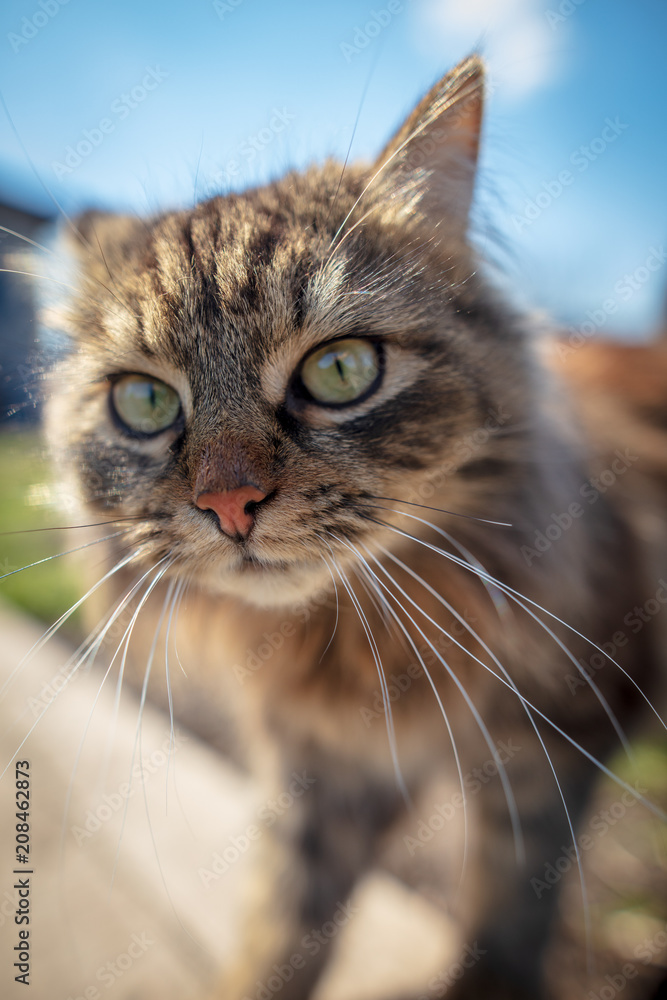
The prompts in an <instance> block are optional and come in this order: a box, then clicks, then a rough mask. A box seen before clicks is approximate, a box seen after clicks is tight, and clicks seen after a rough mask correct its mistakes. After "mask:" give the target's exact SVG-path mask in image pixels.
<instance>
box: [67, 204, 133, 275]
mask: <svg viewBox="0 0 667 1000" xmlns="http://www.w3.org/2000/svg"><path fill="white" fill-rule="evenodd" d="M144 225H145V224H144V223H142V221H141V220H140V219H137V218H134V217H133V216H127V215H119V214H116V213H115V212H100V211H89V212H84V213H83V214H82V215H79V216H77V217H76V218H75V219H74V220H73V222H72V225H71V227H70V229H69V231H67V232H66V233H65V235H66V237H67V240H68V244H69V248H70V250H71V251H72V252H73V253H74V254H75V256H77V257H79V258H80V259H85V260H86V263H87V264H88V266H90V265H91V264H92V265H93V266H94V263H95V260H97V261H99V263H100V264H101V265H102V267H106V265H105V264H104V261H105V260H106V261H107V262H108V260H109V257H110V256H116V255H117V254H118V253H119V252H121V254H122V252H123V248H124V247H125V246H126V245H128V244H131V243H132V242H133V241H134V239H135V238H136V235H137V232H138V230H140V229H142V228H144Z"/></svg>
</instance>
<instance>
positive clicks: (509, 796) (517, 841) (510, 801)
mask: <svg viewBox="0 0 667 1000" xmlns="http://www.w3.org/2000/svg"><path fill="white" fill-rule="evenodd" d="M334 537H335V536H334ZM336 540H337V541H339V542H341V544H343V545H346V546H347V543H346V542H344V541H342V540H341V539H336ZM369 554H370V553H369ZM369 571H370V572H371V573H373V570H371V569H370V567H369ZM373 576H374V578H375V579H376V580H377V582H378V584H379V585H380V586H381V587H383V588H384V589H385V590H386V591H387V593H389V594H391V591H390V590H389V588H388V587H387V586H386V584H384V583H383V581H382V580H381V579H380V578H379V577H378V576H377V575H376V574H375V573H373ZM390 579H391V581H392V583H393V585H394V586H395V587H396V589H397V590H398V591H399V593H400V594H401V595H402V596H403V597H405V598H406V599H407V600H408V601H410V603H411V604H414V603H415V602H414V601H413V600H412V598H410V597H409V595H408V594H406V592H405V591H404V590H403V588H402V587H401V586H400V585H399V584H398V583H397V582H396V580H395V579H394V578H393V577H390ZM416 607H417V610H419V611H420V612H421V614H422V615H424V617H425V618H426V619H427V620H428V621H429V622H431V624H432V625H435V626H436V628H437V629H438V630H439V631H441V632H444V631H445V630H444V629H443V628H442V626H440V625H438V623H437V622H436V621H434V620H433V619H432V618H431V617H430V616H429V615H427V614H426V612H425V611H423V610H422V609H421V608H419V606H418V605H416ZM403 613H404V614H405V615H406V616H407V618H408V619H409V621H410V622H411V623H412V624H413V625H414V627H415V628H416V629H417V631H418V632H419V634H420V635H421V637H422V638H423V639H424V641H425V642H426V643H427V645H428V646H429V647H430V648H431V650H432V651H433V653H434V654H435V656H436V657H437V658H438V660H439V661H440V663H442V665H443V667H444V668H445V670H446V671H447V674H448V675H449V677H451V679H452V681H453V682H454V684H455V686H456V687H457V688H458V690H459V692H460V693H461V695H462V697H463V699H464V701H465V703H466V705H467V706H468V708H469V709H470V712H471V714H472V717H473V718H474V720H475V722H476V723H477V726H478V727H479V731H480V732H481V734H482V737H483V739H484V742H485V743H486V745H487V747H488V748H489V752H490V753H491V756H492V757H493V760H494V762H495V764H496V767H497V769H498V777H499V778H500V781H501V783H502V786H503V791H504V792H505V798H506V800H507V809H508V812H509V814H510V820H511V823H512V831H513V833H514V845H515V850H516V856H517V863H519V864H522V863H523V860H524V847H523V834H522V832H521V824H520V822H519V811H518V809H517V805H516V801H515V799H514V793H513V792H512V787H511V785H510V782H509V778H508V777H507V772H506V770H505V765H504V764H503V762H502V760H501V759H500V755H499V753H498V749H497V747H496V746H495V744H494V742H493V740H492V739H491V734H490V733H489V730H488V728H487V726H486V723H485V722H484V720H483V719H482V717H481V715H480V713H479V711H478V709H477V707H476V705H475V703H474V702H473V700H472V699H471V697H470V695H469V694H468V692H467V690H466V688H465V686H464V685H463V684H462V683H461V681H460V679H459V678H458V677H457V676H456V674H455V673H454V671H453V670H452V668H451V667H450V666H449V664H448V663H447V661H446V660H445V659H444V657H442V656H441V655H440V653H439V652H438V650H437V649H436V648H435V646H434V645H433V643H432V642H431V641H430V639H429V638H428V637H427V636H426V633H425V632H424V631H423V629H421V628H420V627H419V625H417V622H416V621H415V620H414V618H413V617H412V616H411V615H410V614H409V613H408V612H407V610H406V609H405V608H403ZM445 634H447V633H446V632H445Z"/></svg>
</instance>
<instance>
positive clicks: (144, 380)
mask: <svg viewBox="0 0 667 1000" xmlns="http://www.w3.org/2000/svg"><path fill="white" fill-rule="evenodd" d="M111 399H112V403H113V408H114V410H115V412H116V415H117V417H118V419H119V420H121V421H122V423H124V424H125V425H126V426H127V427H128V428H129V429H130V430H131V431H135V432H136V433H137V434H146V435H150V434H159V433H160V431H165V430H166V429H167V428H168V427H171V425H172V424H173V423H174V422H175V420H176V418H177V417H178V415H179V413H180V412H181V400H180V398H179V395H178V393H177V392H176V391H175V390H174V389H172V388H171V386H169V385H165V383H164V382H160V381H159V380H158V379H156V378H151V377H150V376H149V375H124V376H123V377H122V378H119V379H118V380H117V381H116V382H114V385H113V388H112V390H111Z"/></svg>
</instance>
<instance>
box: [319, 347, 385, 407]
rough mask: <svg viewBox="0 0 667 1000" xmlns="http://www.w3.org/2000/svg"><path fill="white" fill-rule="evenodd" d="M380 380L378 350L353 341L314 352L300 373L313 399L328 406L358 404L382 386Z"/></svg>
mask: <svg viewBox="0 0 667 1000" xmlns="http://www.w3.org/2000/svg"><path fill="white" fill-rule="evenodd" d="M380 376H381V354H380V350H379V348H378V346H377V345H376V344H374V343H373V342H372V341H369V340H361V339H352V338H350V339H346V340H340V341H338V342H336V343H334V344H331V343H329V344H325V345H324V346H323V347H321V348H319V349H318V350H316V351H314V352H313V353H312V354H310V355H309V356H308V357H307V358H306V359H305V361H304V363H303V366H302V368H301V373H300V377H301V382H302V383H303V386H304V388H305V389H306V390H307V392H308V394H309V395H310V397H311V398H312V399H313V400H314V401H315V402H317V403H320V404H323V405H325V406H341V405H346V404H350V403H356V402H359V401H360V400H361V399H363V398H365V397H366V396H367V395H370V394H371V392H373V391H374V390H375V389H376V388H377V387H378V386H379V382H380Z"/></svg>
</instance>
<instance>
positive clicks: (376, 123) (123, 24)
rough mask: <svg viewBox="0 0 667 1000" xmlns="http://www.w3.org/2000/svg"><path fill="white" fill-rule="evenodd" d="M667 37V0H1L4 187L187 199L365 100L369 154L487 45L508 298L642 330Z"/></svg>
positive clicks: (664, 168) (494, 241)
mask: <svg viewBox="0 0 667 1000" xmlns="http://www.w3.org/2000/svg"><path fill="white" fill-rule="evenodd" d="M666 42H667V4H665V3H664V0H642V2H637V3H634V4H629V3H628V2H627V0H376V2H375V3H373V2H371V0H337V2H324V3H315V2H307V0H303V2H296V0H282V2H280V3H277V2H275V0H274V2H271V0H197V2H186V0H180V2H171V0H160V2H159V3H158V2H156V0H146V2H143V3H136V2H130V0H113V2H112V0H106V2H104V0H68V2H66V3H62V2H59V0H10V2H6V3H4V4H3V5H2V9H1V10H0V52H1V53H2V58H1V59H0V91H1V92H2V96H3V98H4V101H5V103H6V108H7V110H8V111H9V114H10V115H11V118H12V121H13V123H14V126H15V130H16V131H14V130H13V129H12V127H11V125H10V123H9V121H8V119H7V116H6V115H5V113H4V111H3V110H1V109H0V196H2V197H3V198H4V199H10V200H14V201H16V202H17V203H20V204H23V205H31V204H32V205H34V206H36V207H38V206H40V205H43V204H44V202H45V200H46V199H47V195H46V193H45V191H44V190H43V188H42V186H41V185H40V183H39V182H38V180H37V178H36V176H35V174H37V175H39V177H40V178H41V181H42V182H43V184H44V185H45V186H46V187H47V188H48V189H49V190H50V191H51V193H52V194H53V196H54V197H55V198H56V199H57V200H58V202H59V203H60V204H61V205H62V206H64V207H65V208H66V210H67V211H69V212H76V211H78V210H80V209H81V208H84V207H89V206H91V205H95V206H103V207H106V208H112V209H122V210H130V211H134V212H150V211H154V210H155V209H157V208H164V207H168V206H171V205H184V204H188V203H191V202H192V201H193V199H194V198H195V197H202V196H203V195H204V194H206V192H209V191H211V192H212V191H213V190H216V191H218V190H228V189H241V188H243V187H244V186H246V185H247V184H254V183H257V182H261V181H264V180H266V179H268V178H270V177H272V176H275V175H277V174H279V173H280V172H282V171H283V170H284V169H285V168H286V167H287V166H291V165H297V166H298V165H302V164H305V163H307V162H309V161H311V160H316V159H321V158H322V157H324V156H326V155H335V156H338V157H343V156H344V155H345V153H346V152H347V148H348V145H349V143H350V139H351V137H352V131H353V126H354V122H355V119H356V118H357V114H358V112H359V109H360V107H361V112H360V117H359V124H358V128H357V131H356V135H355V137H354V143H353V147H352V155H353V156H357V157H367V158H368V157H372V156H373V155H374V154H375V153H376V152H377V151H378V150H379V148H380V147H381V146H382V144H383V143H384V141H385V140H386V138H387V137H388V135H389V134H390V133H391V132H392V130H393V129H394V128H395V127H396V126H397V125H398V124H399V123H400V121H401V119H402V117H403V116H404V115H405V114H407V112H408V111H409V110H410V108H411V106H412V105H413V104H414V102H415V101H416V100H417V99H418V98H419V97H420V96H421V94H422V93H423V91H424V90H425V89H426V88H427V87H428V86H430V85H431V84H432V83H433V81H434V80H435V79H436V78H437V77H438V76H439V75H441V74H442V73H443V72H444V71H445V70H446V69H448V68H449V67H451V66H452V65H453V64H455V63H456V62H457V61H458V60H459V59H461V58H462V57H463V56H465V55H466V54H467V53H468V52H469V51H470V50H471V49H472V48H474V47H476V46H478V47H480V48H481V51H482V52H483V53H484V54H485V55H486V57H487V59H488V62H489V66H490V73H491V81H492V93H491V95H490V97H489V101H488V108H487V117H486V123H485V132H484V152H483V156H482V162H481V167H480V179H479V186H478V195H477V199H476V206H475V211H474V215H473V219H474V228H475V231H476V233H477V238H478V242H479V243H480V245H481V246H482V248H483V249H486V250H487V251H488V253H489V255H491V256H493V257H494V258H496V259H498V260H499V261H500V263H501V265H502V268H503V275H502V280H503V281H504V283H505V284H506V285H507V287H509V288H511V289H512V291H513V292H514V293H515V294H516V295H517V297H519V299H520V300H521V301H524V302H526V303H528V304H530V305H531V306H533V307H535V308H538V309H543V310H545V311H547V312H549V313H550V314H551V315H553V316H554V317H555V318H556V319H557V320H558V321H560V322H563V323H565V324H572V325H573V326H575V327H579V326H580V325H581V324H582V323H584V322H586V321H587V319H589V318H590V317H589V314H590V313H592V314H593V316H594V317H597V319H596V323H597V322H598V320H599V319H600V317H601V316H602V315H604V318H605V326H606V327H608V328H609V329H612V330H615V331H618V332H620V333H624V334H629V335H640V334H642V333H645V332H646V331H648V330H650V329H651V328H653V327H654V326H655V325H656V324H657V323H658V322H659V321H660V318H661V314H662V309H663V300H664V298H665V292H666V290H667V260H664V261H663V260H662V256H663V255H662V251H661V248H662V245H663V242H664V243H666V244H667V128H666V127H665V126H666V122H665V111H664V108H665V103H666V96H667V60H666V59H665V55H664V53H665V45H666ZM364 93H365V96H364ZM362 97H363V101H362ZM17 134H18V138H17ZM77 148H78V150H79V152H77ZM72 150H73V152H72ZM26 154H27V155H26ZM68 156H69V158H68ZM559 175H560V179H559ZM195 188H196V193H195ZM492 232H495V233H497V236H495V237H493V236H491V235H490V234H491V233H492ZM499 247H502V248H504V249H499ZM647 261H649V266H648V267H647V266H646V262H647ZM605 303H606V306H604V305H603V304H605ZM601 310H602V312H601Z"/></svg>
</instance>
